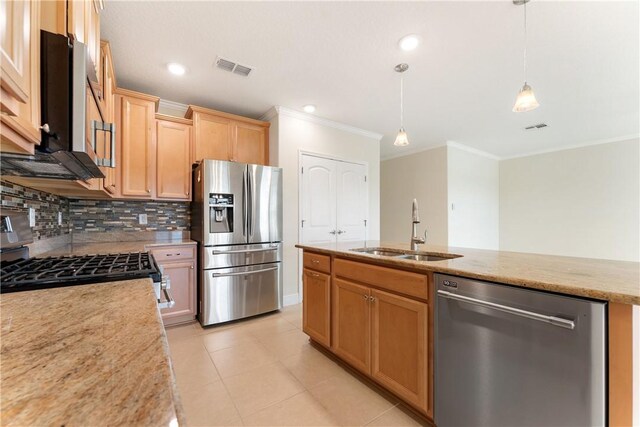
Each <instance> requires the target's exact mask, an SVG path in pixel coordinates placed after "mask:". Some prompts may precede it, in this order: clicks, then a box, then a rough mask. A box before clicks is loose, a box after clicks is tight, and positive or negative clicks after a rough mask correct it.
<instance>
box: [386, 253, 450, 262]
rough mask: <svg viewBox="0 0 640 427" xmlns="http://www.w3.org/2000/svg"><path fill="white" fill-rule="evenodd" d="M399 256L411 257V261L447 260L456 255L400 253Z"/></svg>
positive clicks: (403, 257)
mask: <svg viewBox="0 0 640 427" xmlns="http://www.w3.org/2000/svg"><path fill="white" fill-rule="evenodd" d="M398 258H402V259H410V260H411V261H445V260H448V259H452V258H456V257H444V256H438V255H426V254H407V255H400V256H399V257H398Z"/></svg>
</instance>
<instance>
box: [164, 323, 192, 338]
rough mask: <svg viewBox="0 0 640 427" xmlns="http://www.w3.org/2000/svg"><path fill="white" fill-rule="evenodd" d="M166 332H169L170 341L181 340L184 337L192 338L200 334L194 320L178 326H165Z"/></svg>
mask: <svg viewBox="0 0 640 427" xmlns="http://www.w3.org/2000/svg"><path fill="white" fill-rule="evenodd" d="M198 326H199V325H198ZM165 332H166V333H167V340H168V341H169V342H175V341H179V340H181V339H184V338H191V337H194V336H196V335H198V334H199V331H198V330H197V329H196V324H195V323H194V322H191V323H186V324H182V325H177V326H167V327H166V328H165Z"/></svg>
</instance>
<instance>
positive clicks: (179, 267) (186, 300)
mask: <svg viewBox="0 0 640 427" xmlns="http://www.w3.org/2000/svg"><path fill="white" fill-rule="evenodd" d="M161 266H162V268H163V274H165V275H166V276H168V277H169V280H170V281H171V285H170V286H171V289H170V292H171V296H173V299H174V300H175V302H176V304H175V305H174V306H173V307H172V308H165V309H162V310H161V311H160V313H161V314H162V320H163V321H164V323H165V324H170V323H172V322H173V321H185V320H190V319H191V318H194V317H195V316H196V280H195V279H196V276H195V262H194V261H187V262H171V263H166V264H162V265H161Z"/></svg>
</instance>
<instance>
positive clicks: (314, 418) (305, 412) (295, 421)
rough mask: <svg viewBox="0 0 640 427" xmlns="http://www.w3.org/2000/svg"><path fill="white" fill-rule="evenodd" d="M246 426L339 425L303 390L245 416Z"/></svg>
mask: <svg viewBox="0 0 640 427" xmlns="http://www.w3.org/2000/svg"><path fill="white" fill-rule="evenodd" d="M243 422H244V425H245V426H337V425H339V424H337V423H336V421H335V420H334V419H333V418H332V417H331V415H330V414H329V413H328V412H327V411H326V410H325V409H324V408H323V407H322V405H320V403H318V402H317V401H316V400H315V399H314V398H313V397H312V396H311V395H310V394H309V393H308V392H306V391H305V392H302V393H300V394H296V395H295V396H293V397H291V398H289V399H287V400H283V401H282V402H280V403H276V404H275V405H271V406H269V407H268V408H265V409H262V410H260V411H258V412H256V413H254V414H252V415H249V416H248V417H244V418H243Z"/></svg>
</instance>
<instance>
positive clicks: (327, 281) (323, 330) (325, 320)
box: [302, 268, 331, 347]
mask: <svg viewBox="0 0 640 427" xmlns="http://www.w3.org/2000/svg"><path fill="white" fill-rule="evenodd" d="M330 292H331V276H330V275H328V274H326V273H321V272H319V271H314V270H310V269H307V268H305V269H304V271H303V276H302V294H303V295H302V299H303V301H306V303H305V304H304V305H303V311H302V330H303V331H304V333H306V334H307V335H309V336H310V337H312V338H313V339H314V340H316V341H317V342H319V343H320V344H322V345H324V346H325V347H329V346H330V345H331V330H330V325H331V322H330V320H331V299H330V295H331V293H330Z"/></svg>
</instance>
